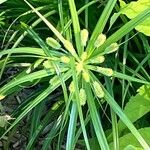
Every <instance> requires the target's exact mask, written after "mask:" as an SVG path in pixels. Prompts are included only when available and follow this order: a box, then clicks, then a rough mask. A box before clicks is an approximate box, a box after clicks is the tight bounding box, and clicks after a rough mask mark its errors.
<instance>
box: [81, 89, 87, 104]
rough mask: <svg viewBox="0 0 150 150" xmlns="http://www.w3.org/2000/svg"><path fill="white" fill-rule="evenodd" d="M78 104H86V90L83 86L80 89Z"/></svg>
mask: <svg viewBox="0 0 150 150" xmlns="http://www.w3.org/2000/svg"><path fill="white" fill-rule="evenodd" d="M79 96H80V104H81V106H84V105H85V104H86V92H85V90H84V89H83V88H81V89H80V93H79Z"/></svg>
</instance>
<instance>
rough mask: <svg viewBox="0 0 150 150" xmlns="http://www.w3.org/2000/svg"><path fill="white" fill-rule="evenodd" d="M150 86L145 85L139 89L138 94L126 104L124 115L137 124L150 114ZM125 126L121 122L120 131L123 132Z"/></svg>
mask: <svg viewBox="0 0 150 150" xmlns="http://www.w3.org/2000/svg"><path fill="white" fill-rule="evenodd" d="M149 108H150V85H143V86H142V87H140V88H139V89H138V94H136V95H135V96H132V97H131V99H130V100H129V102H128V103H127V104H126V106H125V109H124V113H125V114H126V115H127V116H128V118H129V119H130V120H131V121H132V122H135V121H137V120H138V119H139V118H141V117H142V116H144V115H145V114H147V113H148V112H150V109H149ZM124 128H126V127H125V125H124V124H123V123H122V122H121V121H119V129H120V131H122V130H123V129H124Z"/></svg>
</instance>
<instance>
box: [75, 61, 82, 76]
mask: <svg viewBox="0 0 150 150" xmlns="http://www.w3.org/2000/svg"><path fill="white" fill-rule="evenodd" d="M76 71H77V75H78V74H79V73H80V72H81V71H83V62H82V61H80V62H78V63H76Z"/></svg>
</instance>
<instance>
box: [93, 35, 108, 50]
mask: <svg viewBox="0 0 150 150" xmlns="http://www.w3.org/2000/svg"><path fill="white" fill-rule="evenodd" d="M105 41H106V35H105V34H103V33H101V34H100V35H99V36H98V37H97V39H96V41H95V43H94V46H95V47H96V48H98V47H100V46H101V45H103V44H104V42H105Z"/></svg>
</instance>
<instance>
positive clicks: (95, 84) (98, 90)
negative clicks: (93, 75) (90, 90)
mask: <svg viewBox="0 0 150 150" xmlns="http://www.w3.org/2000/svg"><path fill="white" fill-rule="evenodd" d="M93 87H94V91H95V94H96V96H97V97H98V98H103V97H104V91H103V89H102V88H101V86H100V84H99V83H98V82H97V81H94V82H93Z"/></svg>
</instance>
